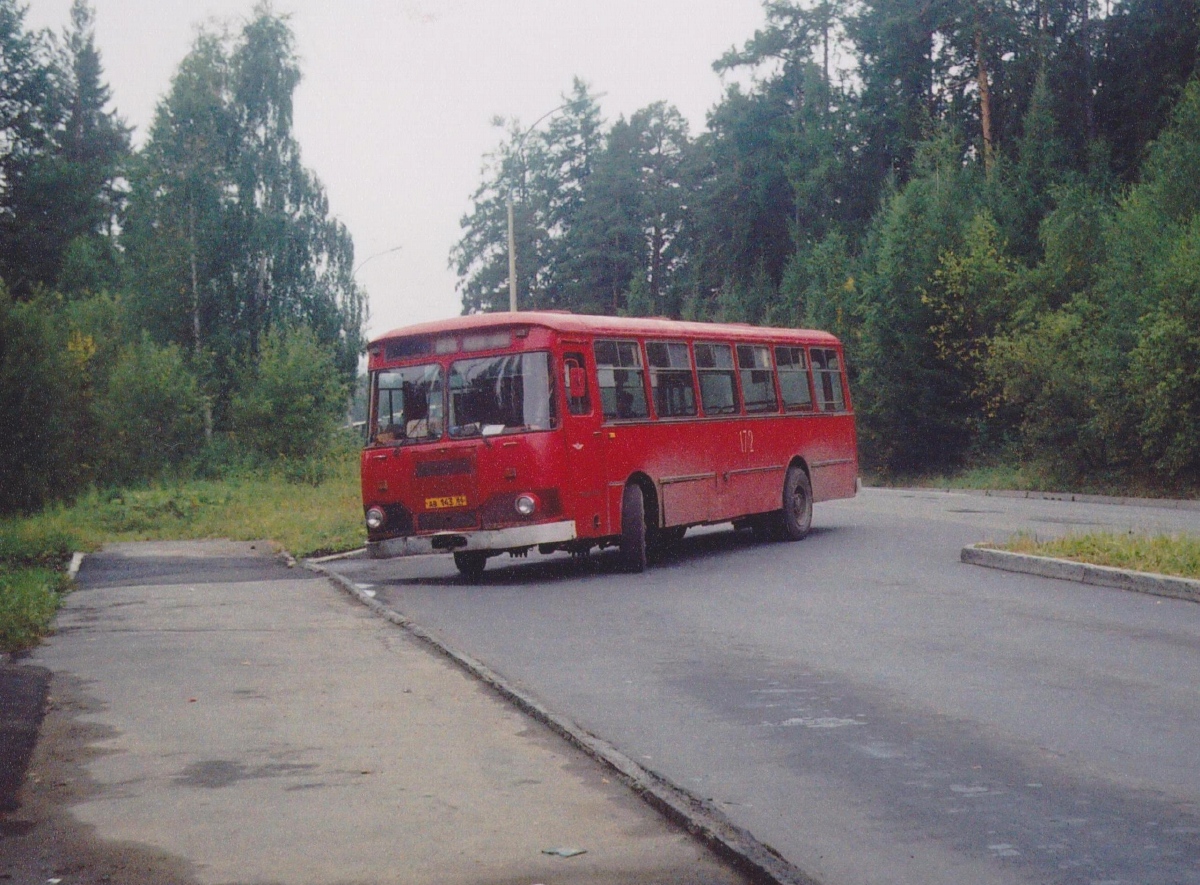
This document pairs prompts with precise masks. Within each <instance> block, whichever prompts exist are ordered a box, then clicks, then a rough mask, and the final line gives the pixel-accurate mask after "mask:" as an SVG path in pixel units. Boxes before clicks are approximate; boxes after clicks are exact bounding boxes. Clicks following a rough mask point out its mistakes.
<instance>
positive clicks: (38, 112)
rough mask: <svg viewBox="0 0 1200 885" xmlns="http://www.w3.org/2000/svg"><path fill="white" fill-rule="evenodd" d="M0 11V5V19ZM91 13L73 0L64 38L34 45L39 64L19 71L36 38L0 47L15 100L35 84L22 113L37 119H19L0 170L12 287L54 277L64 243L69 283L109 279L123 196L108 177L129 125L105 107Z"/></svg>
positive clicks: (122, 155) (21, 289)
mask: <svg viewBox="0 0 1200 885" xmlns="http://www.w3.org/2000/svg"><path fill="white" fill-rule="evenodd" d="M5 2H6V4H7V0H5ZM10 12H11V10H10ZM6 17H7V14H6V13H5V12H3V11H0V20H3V19H5V18H6ZM93 21H94V15H93V13H92V10H91V8H90V6H88V4H87V2H86V0H75V2H74V3H73V5H72V7H71V25H70V26H69V27H68V28H67V29H66V31H65V32H64V34H63V45H62V47H61V49H59V50H58V51H57V52H54V53H51V52H49V51H48V50H47V51H45V52H43V53H41V55H42V61H41V65H42V69H41V72H40V73H36V72H33V71H27V72H26V74H25V75H22V74H20V70H21V69H22V68H23V67H26V66H27V65H29V64H31V63H32V64H36V63H37V62H36V59H37V57H38V55H39V53H38V52H37V51H36V49H37V43H36V41H34V42H31V41H30V40H28V39H26V40H25V41H21V40H17V39H13V40H10V41H9V43H10V45H9V47H8V48H6V54H7V51H8V49H11V50H12V51H13V52H14V57H13V59H12V64H13V65H14V66H15V68H16V70H15V71H14V76H15V77H16V78H17V79H18V80H22V79H23V82H24V86H23V87H22V86H18V88H17V90H16V97H18V101H17V102H16V103H17V104H18V105H20V104H21V101H22V100H21V99H20V98H19V97H20V96H21V95H23V94H24V95H29V94H30V91H31V90H39V89H40V92H37V95H38V98H37V102H36V104H31V105H29V106H26V107H25V109H24V111H23V112H21V113H23V114H24V115H25V116H26V118H27V119H30V120H36V121H37V122H36V124H31V123H28V122H27V123H25V124H24V128H26V129H29V128H30V127H32V130H33V135H32V137H28V138H21V137H20V136H19V135H18V137H17V139H16V140H15V142H13V146H14V149H15V150H14V154H15V156H12V160H13V162H12V164H11V165H10V168H9V169H8V170H6V172H7V174H6V175H5V178H6V193H5V196H6V202H7V209H8V211H7V212H6V213H5V216H4V220H5V221H6V222H7V224H5V225H4V226H3V230H4V238H5V240H6V241H7V245H8V248H7V249H5V254H6V257H7V258H8V261H7V262H6V266H5V267H4V272H5V274H6V275H7V276H8V277H9V278H10V279H12V280H13V285H14V289H15V291H16V292H17V293H18V294H23V295H27V294H29V293H30V292H32V291H33V289H34V288H35V287H37V286H43V287H47V288H50V287H54V286H55V285H57V284H58V283H59V282H60V278H61V277H62V274H63V270H64V264H65V262H66V259H67V256H68V254H69V253H71V252H72V251H73V252H74V254H73V256H72V257H73V261H72V265H71V268H70V269H71V275H72V282H73V283H74V284H75V285H79V286H81V287H82V288H87V289H100V288H104V287H106V286H111V285H112V284H114V283H115V281H116V261H117V258H116V254H117V253H116V250H115V247H114V245H113V235H114V234H115V231H116V220H117V217H118V215H119V212H120V209H121V203H122V194H121V193H120V189H119V187H118V184H117V182H118V181H119V179H120V176H121V174H122V171H123V170H122V166H123V164H124V162H125V160H126V158H127V157H128V154H129V129H128V127H126V126H125V124H124V123H123V122H122V121H121V119H120V118H119V117H118V116H117V114H116V112H115V111H111V110H107V109H106V108H107V105H108V104H109V100H110V93H109V90H108V87H107V86H106V85H105V84H104V82H103V69H102V66H101V63H100V54H99V52H98V51H97V50H96V46H95V37H94V33H93ZM13 33H14V32H12V31H10V36H12V35H13ZM38 84H40V86H39V85H38ZM18 128H21V127H18ZM77 241H78V242H77ZM85 271H87V274H86V275H85V273H84V272H85Z"/></svg>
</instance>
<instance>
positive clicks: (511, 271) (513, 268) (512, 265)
mask: <svg viewBox="0 0 1200 885" xmlns="http://www.w3.org/2000/svg"><path fill="white" fill-rule="evenodd" d="M603 97H604V93H603V92H601V93H600V94H599V95H593V96H592V98H593V99H597V98H603ZM579 100H580V99H572V100H571V101H567V102H563V103H562V104H560V105H559V106H558V107H556V108H552V109H551V110H548V111H546V113H544V114H542V115H541V116H540V117H538V118H537V119H536V120H534V121H533V125H532V126H530V127H529V128H528V129H526V130H525V131H524V132H523V133H521V137H520V138H519V139H517V154H518V155H521V156H522V167H523V166H524V156H523V153H522V152H523V151H524V148H525V139H526V138H528V137H529V136H530V135H531V134H532V133H533V130H534V129H537V127H538V124H539V123H541V122H542V121H543V120H545V119H546V118H547V117H549V116H550V115H551V114H557V113H558V112H559V111H561V110H562V109H563V108H569V107H570V106H571V105H573V104H575V103H576V102H578V101H579ZM506 203H507V208H508V309H509V310H510V311H511V312H512V313H516V312H517V234H516V225H515V224H514V222H513V195H512V187H511V185H510V186H509V189H508V199H507V200H506Z"/></svg>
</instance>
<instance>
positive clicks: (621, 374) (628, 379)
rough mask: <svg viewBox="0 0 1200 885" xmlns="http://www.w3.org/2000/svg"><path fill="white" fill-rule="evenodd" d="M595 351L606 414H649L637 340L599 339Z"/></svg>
mask: <svg viewBox="0 0 1200 885" xmlns="http://www.w3.org/2000/svg"><path fill="white" fill-rule="evenodd" d="M595 350H596V376H597V381H598V382H599V386H600V406H601V408H602V409H603V411H604V417H605V418H607V419H614V418H616V419H621V418H646V417H649V415H650V409H649V407H648V405H647V403H646V386H645V381H644V378H643V373H642V354H641V350H640V348H639V347H638V344H637V342H636V341H597V342H596V347H595Z"/></svg>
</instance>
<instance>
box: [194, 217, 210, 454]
mask: <svg viewBox="0 0 1200 885" xmlns="http://www.w3.org/2000/svg"><path fill="white" fill-rule="evenodd" d="M188 264H189V265H190V266H191V271H192V347H193V353H194V354H195V358H196V368H197V369H199V367H200V365H201V359H202V357H203V356H204V348H203V347H202V346H201V343H200V269H199V266H198V258H197V256H196V207H195V205H194V204H189V205H188ZM212 435H213V415H212V403H211V402H210V401H209V399H208V397H207V396H206V397H204V438H205V439H206V440H208V441H209V442H212Z"/></svg>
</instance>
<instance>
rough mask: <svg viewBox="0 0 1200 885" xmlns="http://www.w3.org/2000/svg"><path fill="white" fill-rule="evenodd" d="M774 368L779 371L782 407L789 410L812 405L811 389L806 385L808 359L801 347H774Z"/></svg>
mask: <svg viewBox="0 0 1200 885" xmlns="http://www.w3.org/2000/svg"><path fill="white" fill-rule="evenodd" d="M775 369H776V371H777V372H778V373H779V392H780V393H782V394H783V407H784V408H785V409H787V410H788V411H789V412H791V411H795V410H798V409H804V410H805V411H807V410H809V409H811V408H812V407H813V401H812V390H811V388H809V386H808V361H807V360H805V358H804V348H802V347H776V348H775Z"/></svg>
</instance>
